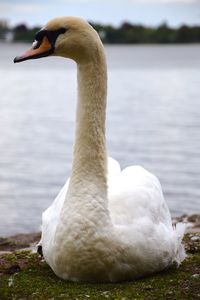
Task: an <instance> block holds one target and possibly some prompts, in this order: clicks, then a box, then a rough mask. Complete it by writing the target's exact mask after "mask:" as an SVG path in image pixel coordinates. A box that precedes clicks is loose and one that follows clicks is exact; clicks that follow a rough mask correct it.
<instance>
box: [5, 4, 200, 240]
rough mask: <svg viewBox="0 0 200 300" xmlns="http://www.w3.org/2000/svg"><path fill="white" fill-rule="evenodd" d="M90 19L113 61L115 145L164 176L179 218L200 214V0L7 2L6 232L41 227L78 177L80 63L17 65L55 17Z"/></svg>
mask: <svg viewBox="0 0 200 300" xmlns="http://www.w3.org/2000/svg"><path fill="white" fill-rule="evenodd" d="M63 15H73V16H80V17H83V18H85V19H87V20H88V21H89V22H90V23H91V24H92V25H93V26H94V27H95V29H96V30H97V31H98V33H99V35H100V37H101V39H102V41H103V42H104V44H105V50H106V55H107V60H108V76H109V82H108V86H109V89H108V112H107V144H108V152H109V155H110V156H112V157H114V158H115V159H117V160H118V161H119V162H120V164H121V166H122V168H124V167H126V166H128V165H134V164H135V165H138V164H139V165H142V166H143V167H145V168H146V169H148V170H149V171H151V172H153V173H154V174H155V175H156V176H158V177H159V179H160V181H161V184H162V187H163V191H164V195H165V198H166V201H167V203H168V205H169V207H170V210H171V213H172V215H173V216H179V215H182V214H192V213H198V212H199V211H200V152H199V151H200V44H199V42H200V1H199V0H124V1H118V0H109V1H104V0H73V1H72V0H57V1H49V0H48V1H47V0H43V1H42V2H41V1H39V0H29V1H26V0H0V236H6V235H12V234H15V233H26V232H33V231H38V230H39V229H40V224H41V214H42V211H43V210H44V209H46V208H47V207H48V206H49V205H50V204H51V202H52V201H53V200H54V198H55V196H56V195H57V194H58V192H59V190H60V189H61V187H62V186H63V184H64V183H65V181H66V179H67V177H68V176H69V175H70V169H71V159H72V145H73V138H74V127H75V106H76V66H75V63H73V62H72V61H69V60H63V59H62V58H55V57H54V58H45V59H41V60H35V61H27V62H24V63H22V64H17V65H14V64H13V58H14V57H15V56H17V55H19V54H21V53H22V52H23V51H24V50H25V49H27V48H28V47H29V46H30V43H32V42H33V40H34V34H35V32H36V31H38V30H39V29H40V28H41V27H42V26H43V25H44V24H45V23H46V22H47V21H48V20H49V19H51V18H54V17H56V16H63Z"/></svg>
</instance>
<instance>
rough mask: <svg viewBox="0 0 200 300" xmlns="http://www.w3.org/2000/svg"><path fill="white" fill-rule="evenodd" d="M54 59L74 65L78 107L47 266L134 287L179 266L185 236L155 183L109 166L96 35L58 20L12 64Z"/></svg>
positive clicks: (51, 215) (46, 236)
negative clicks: (136, 282) (68, 173)
mask: <svg viewBox="0 0 200 300" xmlns="http://www.w3.org/2000/svg"><path fill="white" fill-rule="evenodd" d="M49 55H56V56H62V57H64V58H70V59H73V60H74V61H75V62H76V64H77V82H78V97H77V98H78V99H77V111H76V131H75V143H74V149H73V161H72V170H71V176H70V178H69V179H68V180H67V182H66V184H65V185H64V187H63V188H62V190H61V191H60V193H59V194H58V196H57V198H56V199H55V200H54V202H53V203H52V205H51V206H50V207H49V208H48V209H46V210H45V211H44V213H43V215H42V236H41V247H42V252H43V256H44V259H45V261H46V262H47V264H49V266H50V267H51V268H52V270H53V271H54V272H55V274H56V275H57V276H58V277H60V278H63V279H65V280H70V281H74V282H79V281H80V282H120V281H127V280H134V279H137V278H140V277H143V276H147V275H149V274H152V273H155V272H159V271H162V270H164V269H166V268H168V267H169V266H171V265H172V264H176V265H179V264H180V263H181V262H182V261H183V260H184V258H185V250H184V246H183V244H182V238H183V235H184V229H185V228H184V224H177V226H176V228H174V227H173V226H172V221H171V216H170V212H169V209H168V206H167V204H166V202H165V200H164V197H163V193H162V189H161V186H160V183H159V181H158V179H157V178H156V177H155V176H154V175H153V174H151V173H149V172H148V171H147V170H145V169H144V168H142V167H140V166H130V167H127V168H125V169H124V170H122V171H121V169H120V165H119V163H118V162H117V161H116V160H114V159H112V158H107V152H106V140H105V112H106V98H107V97H106V93H107V68H106V58H105V54H104V48H103V45H102V43H101V41H100V38H99V36H98V34H97V32H96V31H95V30H94V29H93V28H92V26H90V25H89V24H88V23H87V22H86V21H84V20H82V19H80V18H76V17H59V18H55V19H53V20H51V21H49V22H48V23H47V25H46V26H45V27H43V28H42V29H41V31H39V32H38V33H37V34H36V35H35V41H34V43H33V46H32V48H30V49H29V50H27V51H26V52H25V53H24V54H22V55H20V56H17V57H16V58H15V59H14V62H21V61H25V60H29V59H36V58H41V57H46V56H49Z"/></svg>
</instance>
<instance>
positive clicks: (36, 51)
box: [14, 36, 54, 63]
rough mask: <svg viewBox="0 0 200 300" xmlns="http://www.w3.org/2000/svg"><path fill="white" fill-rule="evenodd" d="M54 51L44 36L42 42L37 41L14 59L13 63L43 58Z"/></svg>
mask: <svg viewBox="0 0 200 300" xmlns="http://www.w3.org/2000/svg"><path fill="white" fill-rule="evenodd" d="M53 51H54V48H53V47H52V45H51V43H50V42H49V40H48V38H47V37H46V36H44V37H43V39H42V41H37V42H36V44H35V45H34V46H33V47H32V48H30V49H28V50H27V51H26V52H25V53H23V54H22V55H20V56H17V57H15V59H14V63H18V62H21V61H25V60H28V59H36V58H41V57H45V56H49V55H50V54H52V53H53Z"/></svg>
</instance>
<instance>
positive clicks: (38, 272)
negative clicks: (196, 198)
mask: <svg viewBox="0 0 200 300" xmlns="http://www.w3.org/2000/svg"><path fill="white" fill-rule="evenodd" d="M1 242H2V241H1ZM4 242H6V239H4ZM10 243H11V242H10ZM2 244H3V243H2ZM11 244H12V243H11ZM185 245H186V250H187V254H188V256H187V259H186V260H185V261H184V263H183V264H182V265H181V266H180V268H178V269H177V268H175V267H173V268H171V269H168V270H166V271H165V272H162V273H160V274H156V275H154V276H151V277H148V278H144V279H142V280H137V281H134V282H127V283H121V284H77V283H69V282H65V281H63V280H60V279H58V278H57V277H56V276H55V275H54V274H53V272H52V271H51V269H50V268H49V267H48V265H47V264H46V263H45V262H44V261H43V260H42V259H41V258H40V257H39V256H38V255H37V254H36V253H32V252H31V251H27V250H26V251H23V250H14V251H12V252H8V253H2V254H0V300H7V299H12V300H14V299H35V300H40V299H41V300H47V299H49V300H50V299H51V300H53V299H70V300H71V299H123V300H125V299H131V300H132V299H147V300H148V299H155V300H158V299H159V300H160V299H181V300H184V299H191V300H195V299H200V291H199V285H200V275H199V273H200V233H188V234H186V236H185ZM4 246H5V243H4ZM12 247H13V246H12ZM0 249H1V247H0Z"/></svg>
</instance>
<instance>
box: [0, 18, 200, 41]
mask: <svg viewBox="0 0 200 300" xmlns="http://www.w3.org/2000/svg"><path fill="white" fill-rule="evenodd" d="M90 24H91V25H92V26H93V27H94V28H95V29H96V30H97V32H98V33H99V35H100V37H101V39H102V41H103V42H104V43H108V44H140V43H144V44H145V43H146V44H148V43H161V44H170V43H199V42H200V26H187V25H183V26H180V27H179V28H171V27H169V26H168V25H167V24H166V23H163V24H161V25H160V26H158V27H156V28H155V27H146V26H143V25H135V24H132V23H129V22H124V23H123V24H121V25H120V26H119V27H114V26H112V25H102V24H97V23H92V22H91V23H90ZM39 30H40V27H33V28H29V27H27V26H26V25H25V24H19V25H17V26H15V27H12V28H11V27H9V26H8V23H7V22H6V21H0V39H3V40H4V39H7V36H8V35H9V34H10V35H12V38H10V40H12V41H22V42H32V41H33V37H34V35H35V33H36V32H37V31H39Z"/></svg>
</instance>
